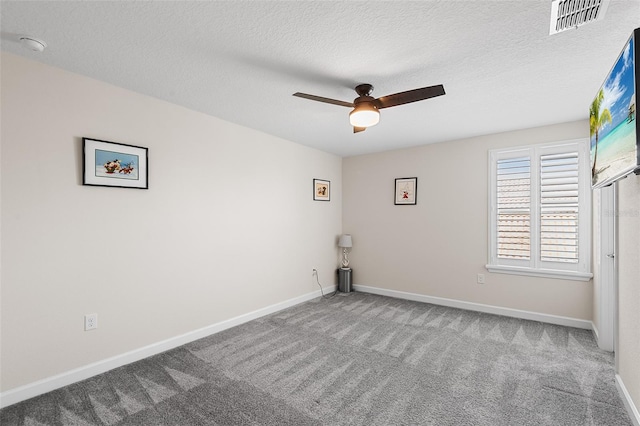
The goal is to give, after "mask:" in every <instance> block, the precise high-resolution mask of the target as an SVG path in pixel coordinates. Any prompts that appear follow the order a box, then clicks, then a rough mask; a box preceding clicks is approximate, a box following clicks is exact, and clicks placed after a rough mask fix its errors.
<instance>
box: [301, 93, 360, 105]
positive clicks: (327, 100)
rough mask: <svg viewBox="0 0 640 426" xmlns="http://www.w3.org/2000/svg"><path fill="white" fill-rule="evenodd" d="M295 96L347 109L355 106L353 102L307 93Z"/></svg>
mask: <svg viewBox="0 0 640 426" xmlns="http://www.w3.org/2000/svg"><path fill="white" fill-rule="evenodd" d="M293 96H297V97H299V98H305V99H310V100H312V101H318V102H324V103H325V104H332V105H339V106H343V107H347V108H353V107H354V105H353V103H352V102H345V101H339V100H337V99H331V98H323V97H322V96H316V95H309V94H307V93H300V92H296V93H294V94H293Z"/></svg>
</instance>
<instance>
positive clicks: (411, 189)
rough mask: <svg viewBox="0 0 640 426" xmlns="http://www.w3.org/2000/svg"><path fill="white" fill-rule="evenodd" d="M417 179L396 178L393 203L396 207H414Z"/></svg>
mask: <svg viewBox="0 0 640 426" xmlns="http://www.w3.org/2000/svg"><path fill="white" fill-rule="evenodd" d="M417 191H418V178H417V177H406V178H397V179H396V185H395V191H394V193H393V202H394V204H395V205H396V206H402V205H415V204H416V202H417Z"/></svg>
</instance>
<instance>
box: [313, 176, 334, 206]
mask: <svg viewBox="0 0 640 426" xmlns="http://www.w3.org/2000/svg"><path fill="white" fill-rule="evenodd" d="M313 199H314V200H316V201H331V182H329V181H328V180H322V179H314V180H313Z"/></svg>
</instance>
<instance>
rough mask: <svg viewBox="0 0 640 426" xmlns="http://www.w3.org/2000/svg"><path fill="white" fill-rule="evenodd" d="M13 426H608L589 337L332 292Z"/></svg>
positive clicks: (607, 386) (72, 395)
mask: <svg viewBox="0 0 640 426" xmlns="http://www.w3.org/2000/svg"><path fill="white" fill-rule="evenodd" d="M0 423H1V424H2V425H3V426H8V425H28V426H32V425H296V426H300V425H321V424H322V425H438V426H440V425H457V426H460V425H491V426H494V425H536V426H539V425H554V426H558V425H575V426H584V425H616V426H627V425H631V422H630V420H629V418H628V416H627V414H626V412H625V410H624V407H623V405H622V402H621V400H620V398H619V396H618V393H617V391H616V387H615V383H614V368H613V356H612V354H610V353H608V352H604V351H601V350H599V349H598V347H597V345H596V343H595V341H594V339H593V336H592V333H591V332H590V331H587V330H581V329H575V328H568V327H561V326H555V325H549V324H543V323H539V322H534V321H525V320H518V319H513V318H506V317H500V316H495V315H488V314H482V313H477V312H470V311H464V310H458V309H452V308H444V307H440V306H435V305H430V304H424V303H418V302H411V301H405V300H399V299H393V298H388V297H382V296H376V295H370V294H364V293H349V294H344V293H339V294H338V295H337V296H335V297H334V298H331V299H316V300H313V301H311V302H307V303H304V304H302V305H298V306H295V307H293V308H289V309H286V310H284V311H281V312H278V313H275V314H272V315H270V316H266V317H263V318H261V319H258V320H255V321H252V322H249V323H246V324H244V325H241V326H238V327H235V328H232V329H229V330H226V331H224V332H221V333H219V334H216V335H213V336H210V337H208V338H205V339H201V340H198V341H196V342H193V343H190V344H187V345H185V346H182V347H179V348H176V349H174V350H171V351H168V352H165V353H163V354H160V355H157V356H154V357H151V358H148V359H145V360H143V361H140V362H137V363H134V364H131V365H127V366H125V367H121V368H118V369H116V370H113V371H110V372H108V373H105V374H102V375H99V376H96V377H94V378H91V379H88V380H85V381H83V382H80V383H77V384H74V385H71V386H67V387H65V388H63V389H59V390H56V391H53V392H50V393H48V394H46V395H42V396H40V397H36V398H33V399H31V400H28V401H25V402H22V403H19V404H16V405H13V406H11V407H7V408H5V409H4V410H2V411H1V412H0Z"/></svg>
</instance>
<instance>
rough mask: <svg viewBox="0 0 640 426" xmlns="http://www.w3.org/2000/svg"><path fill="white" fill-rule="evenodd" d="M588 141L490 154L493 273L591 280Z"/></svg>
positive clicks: (496, 151)
mask: <svg viewBox="0 0 640 426" xmlns="http://www.w3.org/2000/svg"><path fill="white" fill-rule="evenodd" d="M590 232H591V187H590V169H589V151H588V141H587V140H574V141H567V142H559V143H554V144H545V145H537V146H528V147H519V148H513V149H500V150H491V151H489V263H488V265H487V269H488V270H489V271H491V272H504V273H512V274H520V275H534V276H544V277H552V278H565V279H574V280H584V281H587V280H589V279H590V278H591V276H592V274H591V265H590V260H591V235H590Z"/></svg>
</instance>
